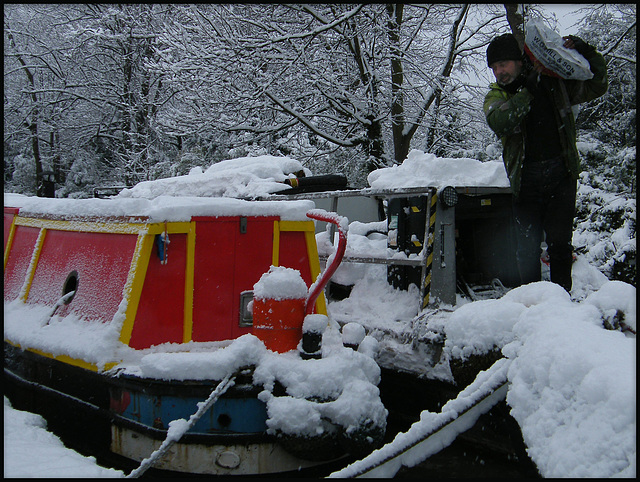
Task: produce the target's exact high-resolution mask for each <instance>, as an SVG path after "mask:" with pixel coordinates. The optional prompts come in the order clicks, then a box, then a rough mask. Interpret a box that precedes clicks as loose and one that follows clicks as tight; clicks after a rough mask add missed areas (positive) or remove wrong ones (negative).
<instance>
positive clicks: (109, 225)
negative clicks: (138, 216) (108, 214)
mask: <svg viewBox="0 0 640 482" xmlns="http://www.w3.org/2000/svg"><path fill="white" fill-rule="evenodd" d="M14 222H15V224H16V225H17V226H28V227H32V228H47V229H55V230H58V231H79V232H86V233H113V234H140V232H141V231H145V232H146V231H147V229H148V227H149V226H152V225H151V224H147V223H128V222H115V221H113V222H105V221H70V220H61V219H41V218H26V217H22V216H16V217H15V218H14ZM158 225H160V224H159V223H158ZM163 226H164V225H163Z"/></svg>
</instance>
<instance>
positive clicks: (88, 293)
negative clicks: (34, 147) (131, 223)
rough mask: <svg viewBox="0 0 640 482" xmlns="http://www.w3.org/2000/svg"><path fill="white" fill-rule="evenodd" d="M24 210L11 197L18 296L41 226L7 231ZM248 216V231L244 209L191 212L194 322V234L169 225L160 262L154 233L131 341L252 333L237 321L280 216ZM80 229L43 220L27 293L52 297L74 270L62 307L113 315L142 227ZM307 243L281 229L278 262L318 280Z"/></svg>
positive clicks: (49, 302) (34, 299)
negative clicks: (70, 294)
mask: <svg viewBox="0 0 640 482" xmlns="http://www.w3.org/2000/svg"><path fill="white" fill-rule="evenodd" d="M17 214H18V209H17V208H6V207H5V210H4V223H5V238H4V240H5V241H4V245H5V251H6V248H7V244H8V243H9V244H10V249H9V252H8V255H7V254H5V270H4V284H5V290H4V299H5V301H12V300H14V299H16V298H18V297H19V296H20V295H21V293H22V292H23V288H24V286H25V285H26V283H25V280H26V278H27V277H28V276H27V275H28V271H29V265H30V263H31V260H32V257H33V256H32V255H33V253H34V249H35V247H36V244H37V241H38V237H39V235H40V233H41V229H40V228H39V227H30V226H22V225H15V226H13V233H14V234H13V237H12V239H10V240H9V233H10V231H11V229H12V222H13V220H14V217H15V216H16V215H17ZM246 219H247V222H246V233H241V232H240V229H239V226H240V217H239V216H226V217H225V216H220V217H214V216H198V217H196V216H194V217H193V218H192V221H193V222H195V231H196V234H195V243H194V244H195V246H194V255H193V291H192V293H193V303H192V309H191V313H190V316H191V323H190V326H189V320H188V318H187V315H186V314H185V311H186V309H185V288H186V287H187V286H188V283H187V276H188V274H187V273H188V269H187V268H188V266H187V264H188V262H189V261H188V255H187V253H188V235H187V234H186V233H171V234H169V240H170V243H169V245H168V256H167V259H166V263H162V262H161V260H160V258H159V256H158V247H157V245H156V243H155V242H154V243H153V247H152V248H151V250H150V254H149V255H148V257H147V258H148V259H147V260H145V261H147V262H148V264H147V267H146V275H145V277H144V279H143V280H142V281H140V282H138V285H139V291H138V292H139V298H138V299H137V300H136V299H130V300H129V304H131V303H132V302H135V301H137V302H138V303H137V309H136V311H135V315H134V316H135V317H134V321H133V328H132V330H131V336H130V338H129V340H128V345H129V346H131V347H132V348H135V349H143V348H147V347H150V346H152V345H157V344H161V343H167V342H173V343H183V342H184V341H188V340H193V341H198V342H204V341H221V340H229V339H235V338H238V337H239V336H241V335H243V334H246V333H251V331H252V328H251V326H240V324H239V318H240V294H241V293H242V292H243V291H250V290H253V286H254V284H255V283H256V282H257V281H258V280H259V279H260V277H261V276H262V275H263V274H264V273H265V272H267V271H268V270H269V268H270V266H271V264H272V262H273V256H274V253H273V251H274V229H275V227H274V221H278V220H279V217H278V216H255V217H247V218H246ZM58 221H64V220H60V219H58V220H56V222H58ZM97 221H98V222H99V221H100V220H97ZM102 222H104V220H102ZM140 225H141V226H144V223H141V224H140ZM73 229H74V228H71V229H70V228H69V226H67V227H66V230H62V229H56V228H55V226H52V227H48V228H47V229H46V233H45V235H44V241H43V243H42V249H41V252H40V255H39V258H38V260H37V265H36V267H35V270H34V271H33V280H32V283H31V286H30V289H29V291H28V296H27V297H26V299H25V302H26V303H27V304H40V305H46V306H51V307H53V306H54V305H55V304H56V302H57V301H58V300H59V299H60V298H61V296H62V295H63V288H64V284H65V282H66V280H67V277H68V276H69V274H70V273H72V272H74V271H75V272H77V278H78V289H77V292H76V295H75V297H74V298H73V300H72V301H71V302H70V303H69V304H68V305H62V306H61V307H60V308H59V309H58V310H57V312H56V315H58V316H65V315H68V314H72V313H73V314H76V315H78V316H80V317H82V318H83V319H85V320H87V321H91V322H110V321H111V320H112V319H114V315H116V313H117V312H118V309H119V308H121V306H120V305H121V302H122V300H123V297H124V296H125V295H126V293H125V291H126V289H127V280H129V282H131V278H132V277H134V276H135V273H134V272H133V270H132V266H133V265H134V264H133V263H134V261H135V260H134V257H135V256H134V255H135V253H136V242H137V241H138V234H137V233H131V234H117V233H116V232H84V231H80V230H73ZM114 231H115V230H114ZM144 236H155V235H152V234H144ZM306 243H307V238H306V237H305V232H304V231H296V230H294V231H284V230H281V231H280V233H279V246H280V251H279V254H278V256H279V262H278V264H279V265H280V266H286V267H290V268H294V269H297V270H299V271H300V274H301V276H302V278H303V280H304V281H305V283H306V284H307V286H311V284H312V282H313V279H312V268H311V266H310V260H309V251H308V249H307V244H306ZM142 264H144V263H142ZM140 283H142V284H141V285H140ZM134 284H135V283H134ZM134 298H135V296H134ZM187 309H188V308H187ZM185 330H187V332H188V335H185ZM123 341H125V340H123ZM125 342H126V341H125Z"/></svg>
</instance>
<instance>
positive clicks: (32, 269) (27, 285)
mask: <svg viewBox="0 0 640 482" xmlns="http://www.w3.org/2000/svg"><path fill="white" fill-rule="evenodd" d="M46 235H47V230H46V229H45V228H42V229H40V232H39V233H38V239H36V245H35V246H34V248H33V253H32V254H31V261H30V262H29V267H28V268H27V272H26V274H25V278H24V284H23V285H22V288H21V289H20V296H19V298H20V300H22V301H23V302H25V303H26V302H27V298H28V297H29V291H31V284H32V283H33V277H34V275H35V274H36V268H37V266H38V261H39V260H40V254H41V253H42V246H43V245H44V238H45V237H46Z"/></svg>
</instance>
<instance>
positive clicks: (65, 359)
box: [5, 339, 120, 373]
mask: <svg viewBox="0 0 640 482" xmlns="http://www.w3.org/2000/svg"><path fill="white" fill-rule="evenodd" d="M5 341H6V342H7V343H9V344H11V345H13V346H15V347H17V348H21V349H23V350H27V351H30V352H32V353H35V354H37V355H40V356H43V357H45V358H51V359H52V360H56V361H59V362H62V363H66V364H67V365H73V366H76V367H80V368H84V369H85V370H90V371H92V372H96V373H98V372H101V371H107V370H110V369H112V368H113V367H115V366H116V365H118V364H119V363H120V360H118V361H112V362H108V363H105V364H104V367H103V368H102V369H99V368H98V365H96V364H95V363H90V362H88V361H86V360H82V359H80V358H73V357H70V356H69V355H54V354H52V353H48V352H46V351H43V350H39V349H37V348H22V346H21V345H20V344H19V343H15V342H13V341H11V340H7V339H5Z"/></svg>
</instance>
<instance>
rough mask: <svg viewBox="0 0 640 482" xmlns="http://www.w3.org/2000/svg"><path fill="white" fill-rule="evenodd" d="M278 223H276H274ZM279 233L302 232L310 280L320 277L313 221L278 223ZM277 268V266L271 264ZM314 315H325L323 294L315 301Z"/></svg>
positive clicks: (274, 246)
mask: <svg viewBox="0 0 640 482" xmlns="http://www.w3.org/2000/svg"><path fill="white" fill-rule="evenodd" d="M275 223H278V221H275ZM279 230H280V231H298V232H299V231H302V232H304V238H305V244H306V246H307V256H308V258H309V269H310V271H311V279H313V280H314V281H315V280H316V279H318V276H320V260H319V258H318V246H317V245H316V234H315V233H316V227H315V224H314V222H313V221H280V222H279ZM279 244H280V234H279V233H278V253H279V252H280V247H279ZM273 249H274V252H275V250H276V241H275V227H274V243H273ZM273 265H274V266H278V265H277V264H275V263H274V264H273ZM316 313H319V314H323V315H326V314H327V304H326V300H325V297H324V292H321V293H320V295H319V296H318V298H317V300H316Z"/></svg>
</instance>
